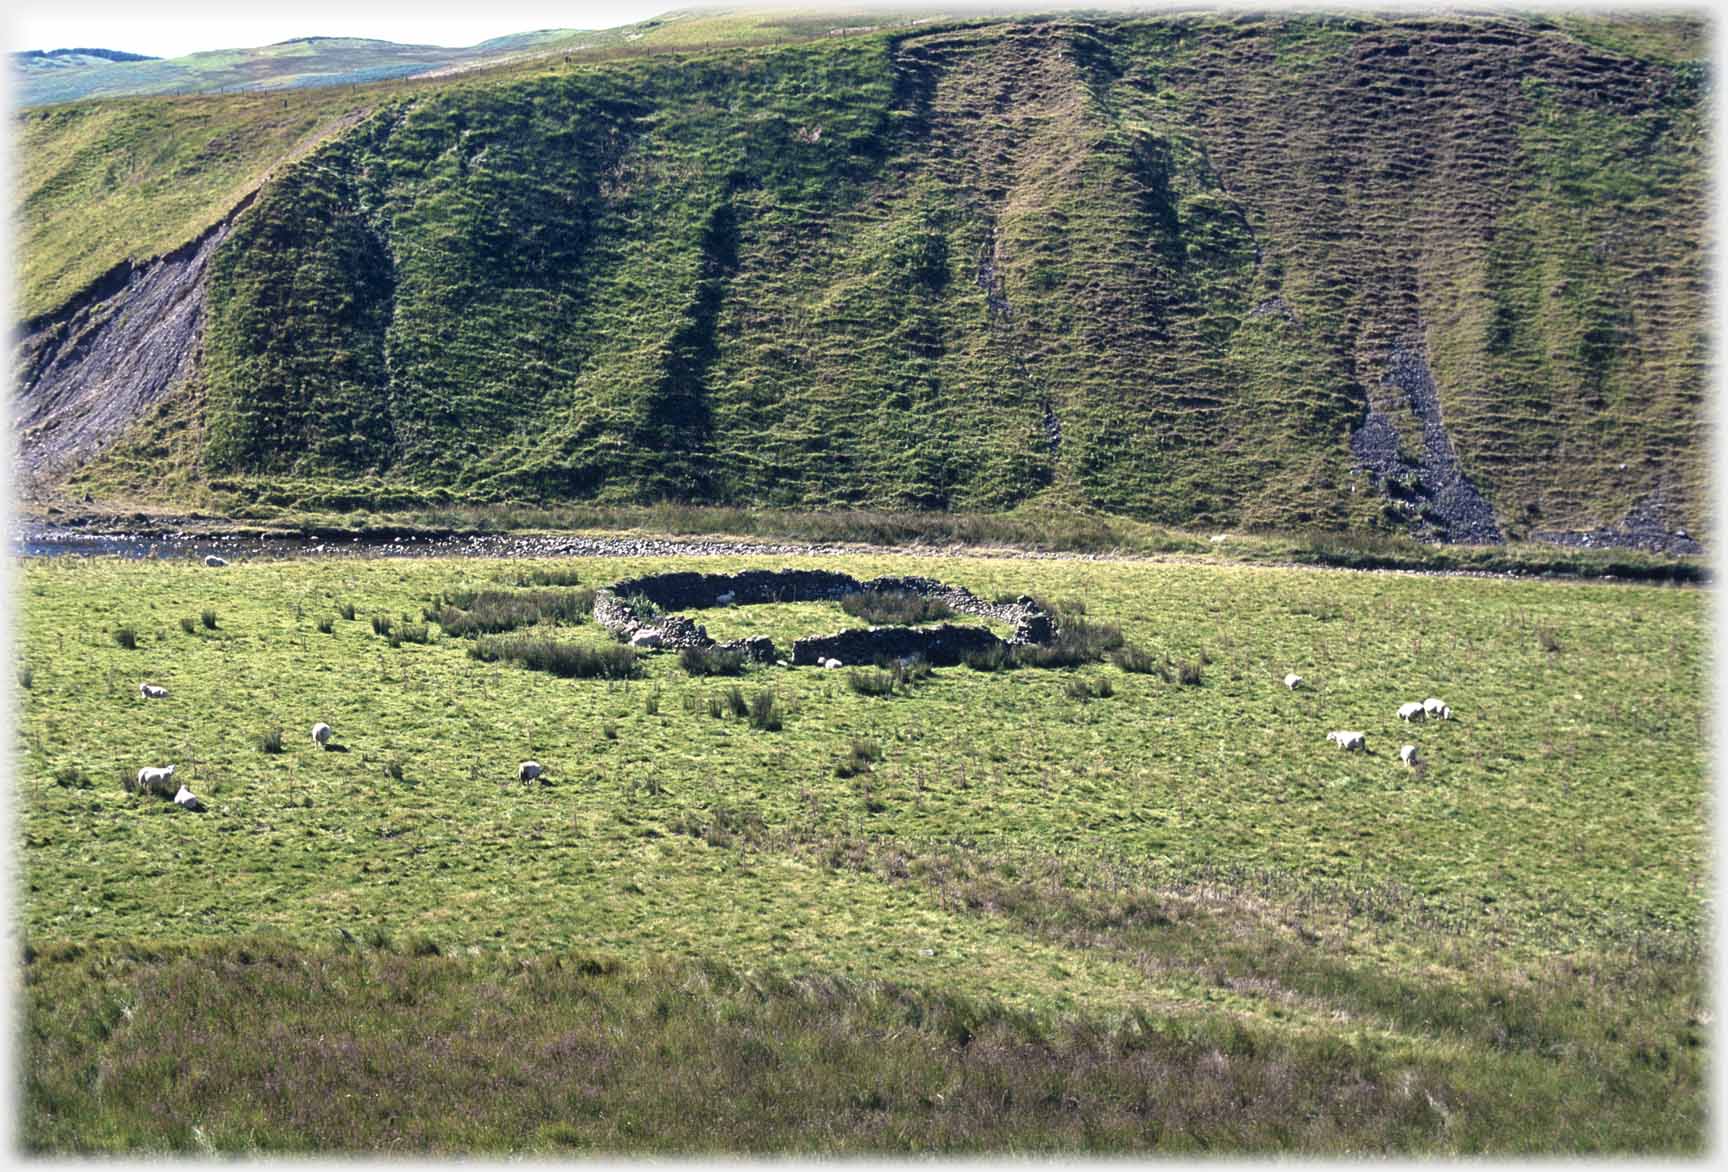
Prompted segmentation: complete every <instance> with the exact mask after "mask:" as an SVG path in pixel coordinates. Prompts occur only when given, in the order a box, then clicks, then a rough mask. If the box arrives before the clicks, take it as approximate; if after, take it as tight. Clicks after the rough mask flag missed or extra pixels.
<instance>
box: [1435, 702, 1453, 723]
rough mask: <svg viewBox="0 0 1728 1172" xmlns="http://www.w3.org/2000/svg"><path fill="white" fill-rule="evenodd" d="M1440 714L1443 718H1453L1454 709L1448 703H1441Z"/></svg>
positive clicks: (1440, 717)
mask: <svg viewBox="0 0 1728 1172" xmlns="http://www.w3.org/2000/svg"><path fill="white" fill-rule="evenodd" d="M1438 715H1439V719H1441V720H1451V719H1452V709H1451V708H1450V707H1449V706H1448V705H1445V704H1442V705H1440V712H1439V714H1438Z"/></svg>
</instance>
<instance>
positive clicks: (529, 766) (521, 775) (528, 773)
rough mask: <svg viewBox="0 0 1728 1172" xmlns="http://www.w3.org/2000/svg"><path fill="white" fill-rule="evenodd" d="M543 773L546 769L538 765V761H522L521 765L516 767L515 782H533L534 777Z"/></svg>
mask: <svg viewBox="0 0 1728 1172" xmlns="http://www.w3.org/2000/svg"><path fill="white" fill-rule="evenodd" d="M545 772H546V769H545V767H544V766H542V765H541V764H540V762H538V761H524V762H522V764H520V765H518V766H517V767H516V780H517V781H533V780H534V779H535V778H536V777H539V776H540V775H541V774H542V773H545Z"/></svg>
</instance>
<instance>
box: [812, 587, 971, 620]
mask: <svg viewBox="0 0 1728 1172" xmlns="http://www.w3.org/2000/svg"><path fill="white" fill-rule="evenodd" d="M840 609H841V610H843V611H845V612H846V613H847V614H849V615H851V616H853V617H854V618H860V619H863V620H864V621H865V622H868V623H870V624H871V625H873V626H878V627H910V626H913V625H915V624H917V623H928V622H935V621H936V620H938V619H946V618H951V617H953V614H954V609H953V608H952V607H950V606H949V605H948V604H947V603H946V602H944V601H942V600H941V599H940V598H928V597H926V596H924V595H922V594H913V593H911V592H910V591H907V590H859V591H856V592H854V593H852V594H848V595H846V597H844V598H842V599H841V600H840Z"/></svg>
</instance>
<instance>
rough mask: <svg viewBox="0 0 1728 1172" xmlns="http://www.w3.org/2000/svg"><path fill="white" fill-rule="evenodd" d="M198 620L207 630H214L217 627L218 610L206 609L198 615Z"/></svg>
mask: <svg viewBox="0 0 1728 1172" xmlns="http://www.w3.org/2000/svg"><path fill="white" fill-rule="evenodd" d="M198 621H199V622H200V623H202V624H204V629H205V630H206V631H214V630H215V629H216V612H215V611H213V610H206V611H204V612H203V613H202V614H200V615H199V616H198Z"/></svg>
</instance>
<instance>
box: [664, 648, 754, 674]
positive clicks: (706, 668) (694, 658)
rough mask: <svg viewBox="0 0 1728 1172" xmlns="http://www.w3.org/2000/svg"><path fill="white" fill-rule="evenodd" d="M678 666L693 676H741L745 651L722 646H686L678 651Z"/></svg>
mask: <svg viewBox="0 0 1728 1172" xmlns="http://www.w3.org/2000/svg"><path fill="white" fill-rule="evenodd" d="M678 666H679V667H681V668H683V669H684V671H685V672H686V673H687V674H689V675H693V676H741V675H743V674H744V653H743V652H742V651H734V650H727V649H724V648H720V647H686V648H684V650H682V651H680V652H679V653H678Z"/></svg>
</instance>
